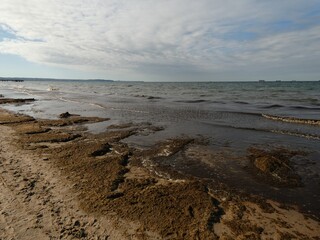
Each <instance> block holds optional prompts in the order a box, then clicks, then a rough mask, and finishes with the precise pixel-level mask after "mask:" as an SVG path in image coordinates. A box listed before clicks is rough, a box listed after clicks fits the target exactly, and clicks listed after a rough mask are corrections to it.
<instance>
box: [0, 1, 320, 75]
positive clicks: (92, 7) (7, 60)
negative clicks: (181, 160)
mask: <svg viewBox="0 0 320 240" xmlns="http://www.w3.org/2000/svg"><path fill="white" fill-rule="evenodd" d="M0 76H4V77H5V76H8V77H10V76H11V77H14V76H19V77H51V78H84V79H85V78H104V79H121V80H144V81H211V80H212V81H219V80H258V79H266V80H276V79H282V80H319V79H320V1H319V0H268V1H263V0H196V1H195V0H27V1H26V0H1V2H0Z"/></svg>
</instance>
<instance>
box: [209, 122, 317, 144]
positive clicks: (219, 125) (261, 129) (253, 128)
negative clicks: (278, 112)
mask: <svg viewBox="0 0 320 240" xmlns="http://www.w3.org/2000/svg"><path fill="white" fill-rule="evenodd" d="M203 123H205V124H208V125H211V126H217V127H225V128H233V129H239V130H248V131H256V132H269V133H277V134H283V135H289V136H295V137H301V138H306V139H312V140H320V135H316V134H309V133H301V132H291V131H287V130H277V129H266V128H255V127H240V126H233V125H223V124H217V123H207V122H203Z"/></svg>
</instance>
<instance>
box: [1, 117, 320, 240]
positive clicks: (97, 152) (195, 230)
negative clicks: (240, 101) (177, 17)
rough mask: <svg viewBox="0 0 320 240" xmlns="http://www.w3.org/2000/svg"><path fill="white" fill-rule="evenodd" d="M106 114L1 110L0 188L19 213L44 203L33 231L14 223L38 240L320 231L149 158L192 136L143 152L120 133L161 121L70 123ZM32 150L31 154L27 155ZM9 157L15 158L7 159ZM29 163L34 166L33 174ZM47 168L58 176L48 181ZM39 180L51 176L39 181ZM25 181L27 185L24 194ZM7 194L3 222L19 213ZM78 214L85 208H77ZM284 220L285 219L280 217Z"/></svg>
mask: <svg viewBox="0 0 320 240" xmlns="http://www.w3.org/2000/svg"><path fill="white" fill-rule="evenodd" d="M20 118H21V119H22V120H21V119H20ZM17 119H20V120H21V121H18V120H17ZM23 119H29V121H28V122H26V121H23ZM80 119H81V120H80ZM13 120H14V121H13ZM102 120H105V119H99V118H84V117H81V116H68V117H66V118H62V119H57V120H37V119H33V118H30V117H29V118H28V117H27V116H23V115H18V116H16V115H15V114H13V113H10V112H5V111H0V122H2V124H3V126H0V127H1V130H2V131H7V132H8V131H9V130H8V129H9V128H8V127H7V126H10V129H13V130H14V132H15V135H13V132H10V134H7V135H5V136H0V137H2V138H1V141H2V142H1V145H0V147H1V148H0V160H1V164H0V168H1V171H2V174H4V175H3V176H4V178H3V180H2V182H3V185H0V187H1V188H2V189H1V190H3V191H4V190H7V189H10V191H11V194H12V195H13V196H14V195H17V199H21V202H20V204H19V209H20V208H22V209H24V208H23V206H25V205H26V206H27V207H28V208H26V211H25V212H24V210H21V211H20V210H19V211H18V213H19V214H22V215H23V216H28V212H29V213H30V211H31V212H33V211H34V212H35V213H36V210H37V209H38V208H39V210H37V211H40V209H41V211H40V213H39V214H38V213H37V214H35V218H33V215H32V214H31V215H30V216H29V217H26V219H27V218H28V219H29V221H28V229H29V230H28V229H26V228H24V227H20V229H24V231H26V233H28V234H31V235H33V237H34V238H37V237H41V239H45V238H44V237H47V238H62V239H64V238H68V237H69V238H82V239H94V238H98V239H99V238H100V239H101V238H102V237H104V238H108V239H267V238H272V239H276V238H278V239H282V238H285V237H288V236H292V238H305V239H312V238H314V239H315V238H316V237H317V236H319V229H320V228H319V227H320V225H319V222H318V221H315V220H312V219H309V218H308V217H306V216H304V215H303V214H301V213H299V212H298V211H296V210H293V209H283V208H281V206H279V205H278V204H277V203H274V202H269V201H267V200H265V199H259V201H258V200H257V198H255V197H253V196H248V195H245V196H244V195H241V194H240V193H238V192H237V191H234V190H231V189H229V188H228V187H226V186H225V185H224V184H223V183H219V182H214V183H213V182H208V181H204V180H200V179H197V178H189V177H186V176H181V175H179V174H178V173H176V174H175V173H174V170H172V169H171V170H169V171H166V169H163V168H160V167H159V166H157V165H154V160H157V161H161V160H167V159H170V158H171V157H173V156H175V154H177V153H179V152H181V151H182V150H183V149H185V148H186V147H187V146H189V145H192V144H194V143H195V142H196V141H195V139H192V138H188V137H182V138H174V139H169V140H165V141H162V142H159V143H158V144H156V145H155V146H153V147H150V148H149V149H143V150H141V149H136V148H133V147H130V146H128V145H127V144H125V143H123V142H121V140H122V139H125V138H127V137H129V136H131V135H134V134H142V135H143V134H146V132H147V133H149V134H151V133H152V131H149V130H150V129H158V128H157V127H155V128H151V126H152V125H151V124H128V125H126V126H119V127H117V126H113V127H112V129H111V128H110V129H108V130H107V131H105V132H103V133H99V134H90V133H88V132H85V131H81V129H80V130H77V131H76V132H75V130H74V129H72V128H69V127H70V126H73V125H74V124H81V123H88V122H97V121H102ZM12 122H15V123H14V124H12ZM10 123H11V124H10ZM5 125H6V126H5ZM146 129H149V130H147V131H146ZM10 131H12V130H10ZM72 136H73V137H72ZM74 136H77V137H74ZM4 137H5V138H4ZM9 137H10V138H9ZM63 139H67V140H68V141H67V142H66V141H62V140H63ZM4 140H5V141H4ZM53 142H54V145H52V143H53ZM37 146H38V147H37ZM9 150H10V151H9ZM13 152H14V154H15V155H12V154H13ZM253 153H255V151H253ZM10 154H11V155H10ZM30 154H32V157H28V156H29V155H30ZM292 154H293V153H292V152H290V153H287V155H288V156H292ZM10 156H11V157H10ZM12 156H14V158H17V159H19V161H18V160H17V161H12V160H9V159H10V158H12ZM255 156H258V153H256V154H255ZM2 158H3V159H4V160H2ZM24 161H28V162H27V163H28V166H29V167H24V165H23V164H24ZM6 162H8V163H6ZM4 163H5V164H4ZM10 164H11V165H12V166H11V168H12V170H11V168H10V167H8V166H10ZM4 167H5V168H4ZM29 168H31V170H32V169H34V172H33V173H32V174H31V172H30V171H31V170H30V169H29ZM17 169H18V171H17ZM11 172H12V177H10V176H11V175H10V174H11ZM57 172H59V174H57ZM155 173H162V174H155ZM52 174H53V176H54V177H55V178H57V179H56V180H51V181H50V179H51V178H52ZM18 175H20V176H21V177H18ZM24 175H26V176H24ZM27 176H28V177H27ZM32 176H33V177H32ZM45 177H47V181H42V180H41V179H42V178H45ZM53 179H54V178H53ZM53 182H54V183H53ZM9 183H10V184H9ZM44 183H45V184H46V185H44ZM23 184H25V185H26V187H25V188H23V189H26V190H23V191H22V192H21V191H20V190H19V189H20V188H21V186H20V185H23ZM9 185H10V186H9ZM15 186H18V187H17V190H15ZM43 189H45V190H43ZM61 192H63V194H61ZM5 194H6V192H5V191H4V192H3V193H2V194H1V193H0V197H1V198H0V205H1V204H2V205H1V206H2V207H3V206H7V209H8V210H7V211H6V214H9V216H7V215H3V219H5V220H6V218H7V219H8V218H10V214H11V215H15V214H18V213H17V210H15V208H14V206H13V205H12V204H11V203H10V201H11V200H10V199H7V198H6V195H5ZM23 199H27V202H25V200H23ZM39 199H40V200H39ZM39 201H41V204H40V206H39V207H37V206H38V203H39ZM44 203H45V204H44ZM78 204H79V205H78ZM51 208H52V209H51ZM10 209H12V210H10ZM30 209H31V210H30ZM81 211H84V212H83V214H82V215H79V214H80V213H79V212H81ZM41 214H42V215H41ZM1 216H2V215H1ZM1 216H0V230H3V229H10V226H11V227H13V228H18V227H19V226H20V225H19V224H20V222H19V221H18V223H15V221H14V220H11V221H5V222H3V221H2V220H1V219H2V218H1ZM18 217H19V216H18ZM287 217H289V218H290V219H288V220H286V218H287ZM10 219H11V218H10ZM33 219H34V221H31V220H33ZM49 219H51V220H49ZM50 222H51V223H50ZM106 222H107V224H105V223H106ZM44 223H46V224H47V225H46V224H44ZM284 223H285V224H284ZM15 224H16V225H15ZM39 224H40V225H39ZM50 224H51V225H52V226H50ZM3 226H6V227H3ZM8 226H9V227H8ZM39 226H40V227H39ZM41 227H42V228H41ZM30 229H31V230H32V231H31V232H30ZM49 229H50V230H49ZM12 236H13V237H14V234H13V233H12V232H10V231H8V230H4V231H3V233H0V238H4V239H6V238H10V237H12ZM19 236H21V235H19Z"/></svg>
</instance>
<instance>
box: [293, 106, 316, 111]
mask: <svg viewBox="0 0 320 240" xmlns="http://www.w3.org/2000/svg"><path fill="white" fill-rule="evenodd" d="M290 108H291V109H299V110H320V107H306V106H292V107H290Z"/></svg>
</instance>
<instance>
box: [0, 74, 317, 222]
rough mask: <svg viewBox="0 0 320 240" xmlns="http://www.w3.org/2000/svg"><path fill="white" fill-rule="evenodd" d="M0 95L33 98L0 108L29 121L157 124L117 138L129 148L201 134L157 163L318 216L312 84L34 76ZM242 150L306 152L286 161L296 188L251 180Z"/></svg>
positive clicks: (102, 126) (0, 89)
mask: <svg viewBox="0 0 320 240" xmlns="http://www.w3.org/2000/svg"><path fill="white" fill-rule="evenodd" d="M0 94H2V95H3V96H4V97H11V98H35V99H36V101H34V102H31V103H29V104H24V105H20V104H17V105H12V104H8V105H1V107H2V108H5V109H8V110H11V111H14V112H18V113H23V114H28V115H31V116H34V117H37V118H49V119H55V118H58V116H59V114H60V113H63V112H69V113H72V114H80V115H82V116H99V117H106V118H110V120H109V121H106V122H102V123H96V124H90V125H88V126H87V127H88V131H89V132H92V133H99V132H101V131H104V130H106V128H107V127H108V126H109V125H111V124H122V123H129V122H133V123H142V122H148V123H152V124H153V125H155V126H161V127H163V128H164V130H163V131H159V132H156V133H153V134H150V135H143V134H142V135H134V136H131V137H129V138H128V139H125V140H124V141H125V142H126V143H128V144H129V145H132V146H134V147H137V148H148V147H150V146H153V145H155V144H157V142H159V141H163V140H165V139H169V138H176V137H192V138H201V139H205V141H206V142H207V144H206V145H204V146H199V147H194V148H190V149H188V152H185V153H184V154H177V155H176V156H175V157H173V158H170V159H169V160H166V161H163V162H162V163H158V164H164V165H166V166H169V167H172V168H174V169H175V170H177V171H179V172H182V173H184V174H188V175H192V176H195V177H198V178H204V179H213V180H217V179H218V180H219V181H222V182H224V183H225V184H227V185H228V186H229V187H231V188H234V189H237V190H239V191H243V192H247V193H249V194H256V195H260V196H262V197H266V198H270V199H273V200H276V201H280V202H284V203H288V204H293V205H296V206H298V207H300V208H301V209H302V210H303V211H304V212H306V213H309V214H310V215H314V216H317V217H320V81H312V82H311V81H273V82H271V81H270V82H269V81H257V82H122V81H96V80H91V81H81V80H72V81H71V80H46V79H42V80H41V79H37V80H33V81H31V80H28V81H24V82H12V81H8V82H7V81H0ZM250 147H258V148H262V149H272V148H287V149H291V150H302V151H305V152H307V153H308V154H307V155H306V156H301V157H296V158H294V159H293V161H294V166H295V168H296V169H297V172H298V173H299V175H300V176H301V177H302V181H303V186H301V187H296V188H292V187H275V186H273V185H270V184H268V183H265V182H261V181H260V180H258V179H256V178H255V177H254V176H253V175H252V173H250V171H248V164H249V163H248V158H247V155H248V149H249V148H250ZM186 159H187V160H186ZM190 161H193V164H189V163H190ZM187 162H188V164H187Z"/></svg>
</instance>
